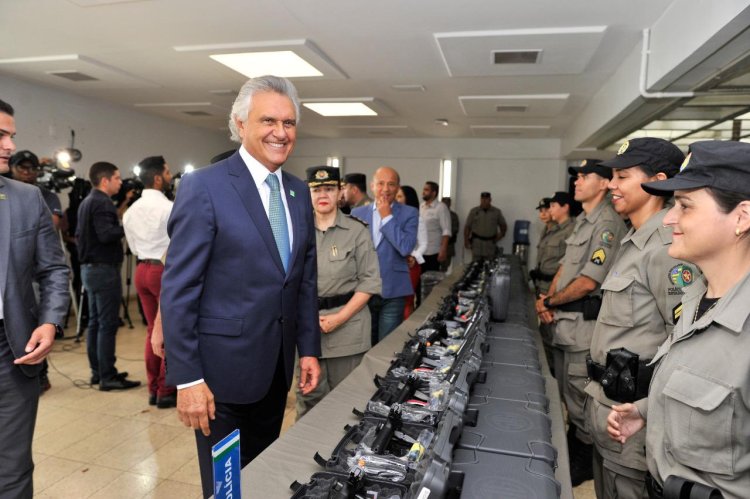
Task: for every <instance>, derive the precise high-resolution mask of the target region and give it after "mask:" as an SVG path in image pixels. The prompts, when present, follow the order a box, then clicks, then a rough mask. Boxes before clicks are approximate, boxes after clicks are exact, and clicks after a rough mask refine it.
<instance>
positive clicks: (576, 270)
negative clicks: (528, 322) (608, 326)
mask: <svg viewBox="0 0 750 499" xmlns="http://www.w3.org/2000/svg"><path fill="white" fill-rule="evenodd" d="M626 232H627V229H626V227H625V223H624V222H623V221H622V219H621V218H620V216H619V215H618V214H617V213H616V212H615V210H614V208H612V205H611V204H610V203H609V201H608V200H606V199H605V200H603V201H602V202H600V203H599V204H598V205H597V206H596V207H595V208H594V209H593V210H592V211H591V213H588V214H587V213H585V212H584V213H581V214H580V215H578V218H577V219H576V224H575V228H574V229H573V233H572V234H571V235H570V237H569V238H568V239H567V240H566V241H565V243H566V244H567V247H566V249H565V256H564V257H563V259H562V270H561V272H560V277H559V278H558V282H557V290H558V291H560V290H562V289H564V288H565V287H566V286H567V285H568V284H570V283H571V282H572V281H573V280H575V279H576V278H577V277H578V276H580V275H584V276H586V277H588V278H590V279H593V280H594V281H596V282H597V283H601V282H603V281H604V278H605V277H606V275H607V273H608V272H609V269H610V267H611V266H612V262H613V261H614V258H615V255H616V254H617V250H618V249H619V247H620V240H621V239H622V238H623V236H624V235H625V233H626ZM598 293H599V291H598V289H596V290H594V291H592V292H591V293H589V295H597V294H598ZM555 320H556V321H557V324H556V328H555V338H554V340H553V342H554V344H555V345H558V346H560V347H562V348H563V349H565V350H569V351H574V352H579V351H585V350H588V349H589V347H590V346H591V336H592V334H593V332H594V323H595V322H596V321H584V320H583V314H582V313H581V312H566V311H563V310H559V309H557V310H555Z"/></svg>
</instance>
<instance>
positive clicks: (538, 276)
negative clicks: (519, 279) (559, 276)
mask: <svg viewBox="0 0 750 499" xmlns="http://www.w3.org/2000/svg"><path fill="white" fill-rule="evenodd" d="M529 277H531V278H532V279H533V280H535V281H544V282H550V281H552V279H554V278H555V274H545V273H544V272H542V271H541V270H539V269H533V270H532V271H531V272H529Z"/></svg>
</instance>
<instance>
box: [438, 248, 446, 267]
mask: <svg viewBox="0 0 750 499" xmlns="http://www.w3.org/2000/svg"><path fill="white" fill-rule="evenodd" d="M447 259H448V250H447V249H446V248H440V252H439V253H438V262H440V263H442V262H444V261H445V260H447Z"/></svg>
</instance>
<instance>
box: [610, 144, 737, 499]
mask: <svg viewBox="0 0 750 499" xmlns="http://www.w3.org/2000/svg"><path fill="white" fill-rule="evenodd" d="M643 187H644V189H646V190H647V191H649V192H664V191H667V192H670V191H675V200H676V205H675V207H674V208H672V209H671V210H670V211H669V213H668V214H667V216H666V217H665V218H664V223H665V224H666V225H670V226H672V228H673V230H674V235H673V243H672V246H671V248H670V250H669V254H670V255H671V256H673V257H676V258H684V259H686V260H688V261H691V262H693V263H695V264H696V265H698V266H699V267H700V268H701V270H702V271H703V276H704V279H703V280H699V281H696V282H695V283H694V284H693V285H691V286H690V287H689V288H686V290H685V296H684V297H683V299H682V315H681V318H680V321H679V322H678V324H677V325H676V326H675V328H674V330H673V332H672V334H671V335H670V336H669V338H668V339H667V341H665V342H664V344H663V345H661V347H659V350H658V352H657V354H656V356H655V357H654V362H655V363H657V364H656V370H655V372H654V376H653V379H652V381H651V386H650V389H649V397H648V401H647V403H645V402H646V401H639V402H636V403H635V404H623V405H616V406H614V407H613V408H612V409H613V410H612V412H611V413H610V415H609V418H608V423H609V427H608V431H609V433H610V435H611V437H612V438H613V439H615V440H618V441H619V442H623V443H624V442H626V441H627V440H628V438H630V437H631V436H632V435H633V434H635V433H636V432H637V431H638V430H640V429H641V428H643V426H644V425H645V424H646V419H647V420H648V426H647V428H646V458H647V462H648V469H649V472H650V473H651V475H650V476H649V477H648V478H647V485H648V486H649V489H650V490H649V493H650V495H651V496H652V497H661V496H662V494H663V490H662V487H663V486H664V487H666V488H671V486H672V485H674V484H675V483H676V482H678V481H679V479H677V480H676V479H675V478H670V479H669V480H667V478H668V477H670V476H674V477H680V478H681V479H682V480H684V482H683V483H682V486H684V487H685V488H687V487H692V488H693V492H695V491H696V490H697V489H704V491H705V489H707V488H708V489H709V490H710V488H716V489H719V490H720V491H721V492H722V493H723V494H724V497H727V498H729V497H732V498H740V497H742V498H746V497H748V493H750V354H748V352H750V307H748V303H750V237H749V236H748V233H749V232H750V144H744V143H741V142H714V141H706V142H696V143H694V144H692V145H691V147H690V154H688V158H687V159H686V161H685V163H684V164H683V167H682V169H681V171H680V173H679V174H678V175H676V176H675V177H674V178H672V179H669V180H665V181H662V182H654V183H648V184H644V186H643ZM706 486H708V487H706ZM693 492H690V493H693ZM690 493H688V494H690ZM687 496H688V495H685V497H687ZM681 497H682V496H681ZM689 497H697V495H690V496H689ZM703 497H716V496H715V495H714V496H710V495H709V494H708V493H706V495H704V496H703Z"/></svg>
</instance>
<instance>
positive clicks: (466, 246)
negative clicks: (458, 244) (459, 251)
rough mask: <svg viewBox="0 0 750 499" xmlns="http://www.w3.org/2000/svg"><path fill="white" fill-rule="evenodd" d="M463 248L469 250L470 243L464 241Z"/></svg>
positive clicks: (466, 240)
mask: <svg viewBox="0 0 750 499" xmlns="http://www.w3.org/2000/svg"><path fill="white" fill-rule="evenodd" d="M464 248H466V249H471V241H469V240H468V239H464Z"/></svg>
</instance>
